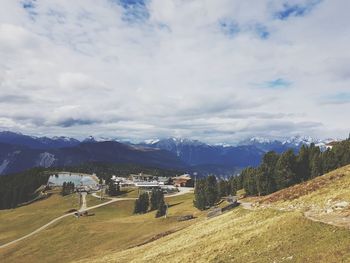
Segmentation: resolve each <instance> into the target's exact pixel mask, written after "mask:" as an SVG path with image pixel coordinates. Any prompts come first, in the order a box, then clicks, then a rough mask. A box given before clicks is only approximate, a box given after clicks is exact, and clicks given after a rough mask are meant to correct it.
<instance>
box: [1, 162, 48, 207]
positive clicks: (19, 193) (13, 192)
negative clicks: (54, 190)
mask: <svg viewBox="0 0 350 263" xmlns="http://www.w3.org/2000/svg"><path fill="white" fill-rule="evenodd" d="M48 179H49V174H47V173H45V172H44V170H43V169H42V168H33V169H30V170H28V171H25V172H21V173H17V174H9V175H3V176H0V209H8V208H15V207H17V206H18V205H19V204H22V203H26V202H28V201H31V200H33V199H35V198H36V197H38V196H39V194H40V193H39V192H38V191H37V189H38V188H39V187H40V186H41V185H46V184H47V181H48Z"/></svg>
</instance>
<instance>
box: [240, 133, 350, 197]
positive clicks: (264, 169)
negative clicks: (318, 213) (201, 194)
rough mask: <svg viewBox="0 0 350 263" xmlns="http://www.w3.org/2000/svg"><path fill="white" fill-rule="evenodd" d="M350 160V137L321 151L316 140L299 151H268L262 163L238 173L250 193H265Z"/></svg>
mask: <svg viewBox="0 0 350 263" xmlns="http://www.w3.org/2000/svg"><path fill="white" fill-rule="evenodd" d="M347 164H350V139H348V140H345V141H342V142H338V143H336V144H335V145H334V146H333V148H332V149H328V150H326V151H324V152H321V150H320V148H319V147H316V146H315V145H314V144H311V145H310V146H305V145H303V146H302V147H301V148H300V150H299V152H298V154H294V152H293V151H292V150H288V151H286V152H284V153H282V154H281V155H279V154H277V153H275V152H268V153H267V154H265V156H264V157H263V160H262V163H261V165H260V166H259V167H257V168H253V167H248V168H246V169H244V170H243V171H242V173H241V174H240V176H238V177H237V183H238V188H241V187H242V188H244V189H245V191H246V193H247V194H248V195H266V194H270V193H273V192H275V191H278V190H280V189H283V188H286V187H289V186H292V185H295V184H298V183H300V182H304V181H307V180H309V179H312V178H315V177H317V176H320V175H322V174H325V173H327V172H329V171H332V170H335V169H337V168H339V167H342V166H345V165H347Z"/></svg>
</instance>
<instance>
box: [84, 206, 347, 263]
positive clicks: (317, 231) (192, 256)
mask: <svg viewBox="0 0 350 263" xmlns="http://www.w3.org/2000/svg"><path fill="white" fill-rule="evenodd" d="M348 237H349V231H347V230H345V229H339V228H336V227H332V226H327V225H324V224H320V223H315V222H312V221H309V220H307V219H305V218H304V217H303V216H302V214H300V213H298V212H279V211H275V210H271V209H265V210H257V211H248V210H244V209H242V208H238V209H236V210H234V211H232V212H230V213H227V214H224V215H222V216H220V217H217V218H214V219H211V220H206V221H202V222H199V223H197V224H195V225H192V226H189V227H188V228H186V229H184V230H182V231H180V232H177V233H174V234H171V235H169V236H166V237H164V238H161V239H159V240H156V241H154V242H152V243H149V244H146V245H144V246H142V247H136V248H132V249H128V250H125V251H122V252H118V253H113V254H110V255H107V256H102V257H96V258H94V259H88V260H86V261H79V262H95V263H100V262H121V263H123V262H242V263H243V262H244V263H246V262H256V263H258V262H259V263H264V262H284V261H286V262H288V261H289V262H327V263H329V262H349V260H348V259H349V258H350V249H349V247H350V239H349V238H348Z"/></svg>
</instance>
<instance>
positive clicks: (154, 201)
mask: <svg viewBox="0 0 350 263" xmlns="http://www.w3.org/2000/svg"><path fill="white" fill-rule="evenodd" d="M162 199H164V194H163V191H162V190H160V189H153V190H152V193H151V202H150V205H151V211H153V210H156V209H158V207H159V203H160V201H161V200H162Z"/></svg>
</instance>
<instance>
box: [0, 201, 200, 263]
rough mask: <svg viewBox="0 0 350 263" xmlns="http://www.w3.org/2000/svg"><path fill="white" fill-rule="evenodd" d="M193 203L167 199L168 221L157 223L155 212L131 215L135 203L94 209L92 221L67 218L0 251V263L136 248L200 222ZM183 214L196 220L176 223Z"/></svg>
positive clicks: (70, 257)
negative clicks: (193, 215) (190, 215)
mask: <svg viewBox="0 0 350 263" xmlns="http://www.w3.org/2000/svg"><path fill="white" fill-rule="evenodd" d="M192 200H193V194H188V195H184V196H177V197H172V198H169V199H167V202H169V204H170V208H169V218H167V219H164V218H159V219H156V218H155V212H150V213H147V214H145V215H133V214H132V212H133V206H134V201H121V202H116V203H113V204H110V205H107V206H105V207H101V208H98V209H95V210H93V211H91V212H93V213H95V216H91V217H84V218H80V219H76V218H74V217H68V218H65V219H63V220H62V221H60V222H58V223H56V224H55V225H53V226H52V227H49V228H48V229H45V230H44V231H42V232H40V233H39V234H37V235H35V236H33V237H30V238H28V239H26V240H23V241H21V242H19V243H17V244H15V245H13V246H10V247H8V248H5V249H2V250H0V262H16V263H18V262H19V263H20V262H45V263H46V262H69V261H73V260H76V259H81V258H89V257H94V256H97V255H100V254H101V253H111V252H114V251H122V250H125V249H128V248H131V247H135V246H138V245H141V244H144V243H146V242H148V241H152V240H154V239H156V238H159V237H161V236H163V235H164V234H168V233H172V232H176V231H178V230H180V229H183V228H186V227H187V226H189V225H191V224H193V223H195V222H196V221H199V220H201V218H202V213H201V212H199V211H198V210H197V209H195V208H193V206H192ZM186 213H192V214H195V215H196V216H197V219H195V220H190V221H186V222H177V220H176V219H177V217H178V216H180V215H184V214H186Z"/></svg>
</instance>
